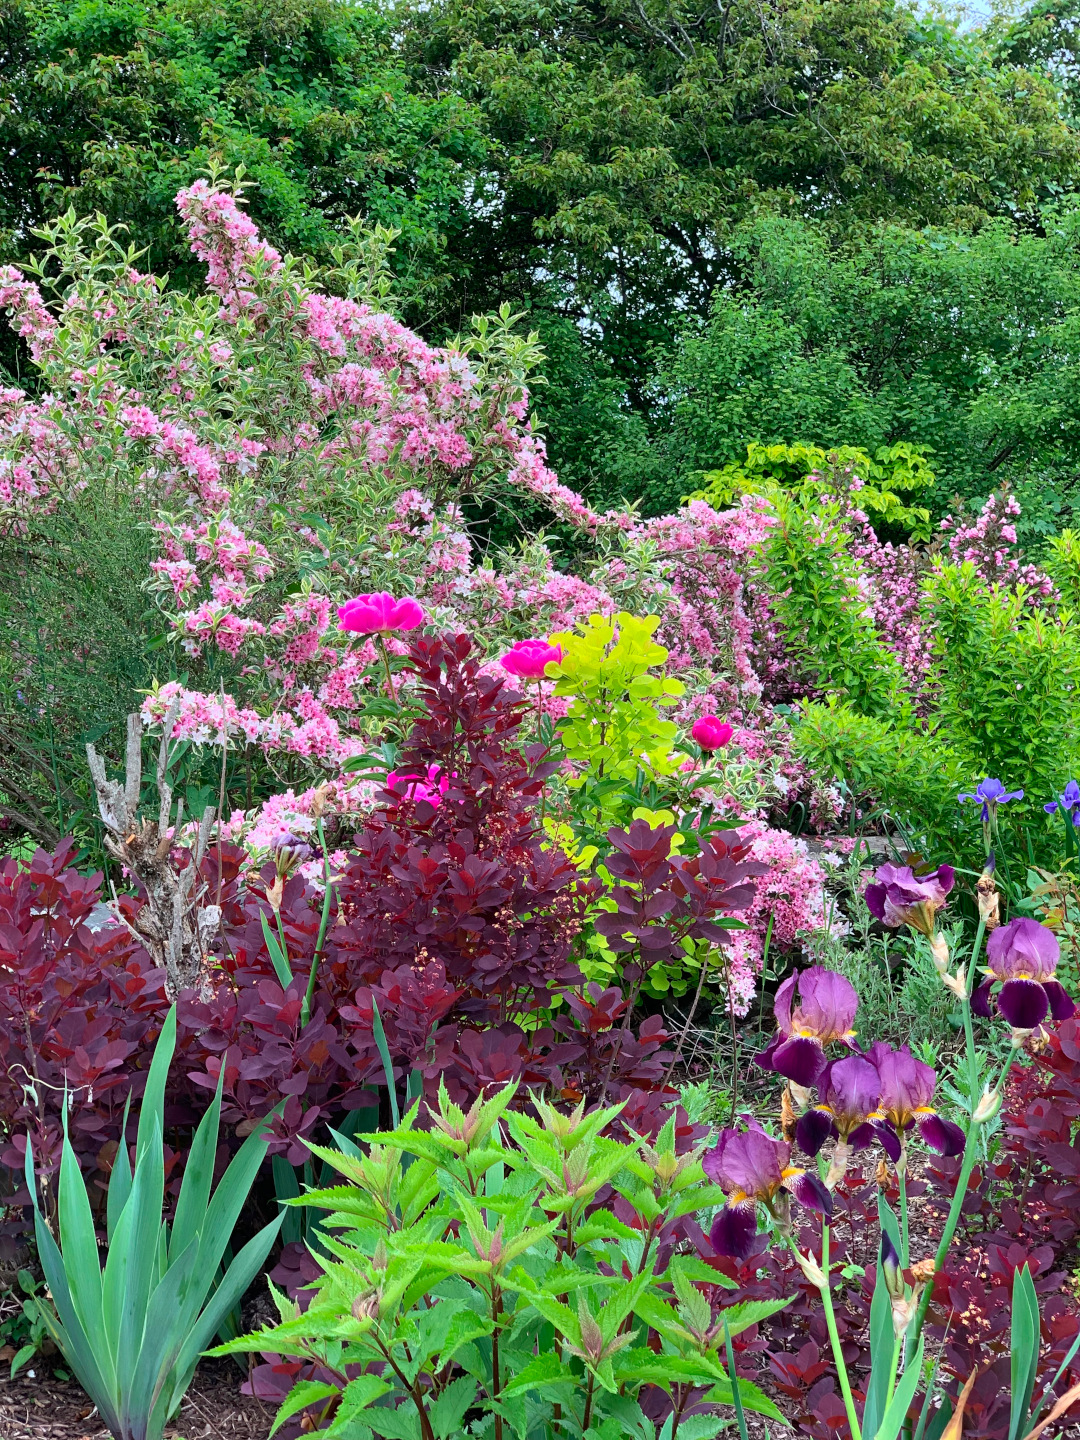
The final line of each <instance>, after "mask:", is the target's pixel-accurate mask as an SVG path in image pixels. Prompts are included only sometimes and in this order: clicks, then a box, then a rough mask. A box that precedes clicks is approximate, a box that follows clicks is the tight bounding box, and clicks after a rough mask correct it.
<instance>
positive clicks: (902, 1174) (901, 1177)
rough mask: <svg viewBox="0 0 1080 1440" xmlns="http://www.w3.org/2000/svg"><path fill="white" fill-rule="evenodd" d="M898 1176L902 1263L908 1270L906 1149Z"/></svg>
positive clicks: (898, 1168)
mask: <svg viewBox="0 0 1080 1440" xmlns="http://www.w3.org/2000/svg"><path fill="white" fill-rule="evenodd" d="M901 1143H902V1142H901ZM896 1178H897V1181H898V1182H899V1185H900V1264H901V1267H902V1268H903V1269H905V1270H906V1269H907V1267H908V1266H909V1265H910V1264H911V1247H910V1246H909V1244H908V1208H907V1153H906V1151H905V1153H904V1154H902V1155H901V1156H900V1164H899V1165H898V1166H897V1167H896Z"/></svg>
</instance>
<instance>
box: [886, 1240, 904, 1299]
mask: <svg viewBox="0 0 1080 1440" xmlns="http://www.w3.org/2000/svg"><path fill="white" fill-rule="evenodd" d="M881 1271H882V1274H883V1275H884V1276H885V1288H886V1289H887V1290H888V1292H889V1295H890V1297H891V1299H892V1300H893V1301H894V1302H895V1301H897V1300H903V1298H904V1296H905V1295H906V1294H907V1286H906V1285H905V1284H904V1272H903V1270H902V1269H901V1267H900V1256H899V1254H898V1253H897V1249H896V1246H895V1245H894V1244H893V1242H892V1241H891V1240H890V1239H889V1236H888V1235H887V1234H886V1233H885V1231H884V1230H883V1231H882V1232H881Z"/></svg>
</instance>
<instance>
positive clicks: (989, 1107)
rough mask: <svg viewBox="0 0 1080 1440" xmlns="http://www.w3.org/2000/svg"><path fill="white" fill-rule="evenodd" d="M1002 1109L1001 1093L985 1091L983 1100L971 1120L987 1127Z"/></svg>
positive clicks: (976, 1107)
mask: <svg viewBox="0 0 1080 1440" xmlns="http://www.w3.org/2000/svg"><path fill="white" fill-rule="evenodd" d="M1000 1109H1001V1092H1000V1091H998V1090H984V1091H983V1093H982V1098H981V1099H980V1101H979V1103H978V1105H976V1106H975V1111H974V1114H973V1115H972V1117H971V1119H972V1121H973V1122H974V1124H976V1125H985V1124H986V1122H987V1121H988V1120H992V1119H993V1118H994V1116H995V1115H996V1114H997V1112H998V1111H999V1110H1000Z"/></svg>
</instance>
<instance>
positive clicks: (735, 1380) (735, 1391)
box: [672, 1325, 749, 1440]
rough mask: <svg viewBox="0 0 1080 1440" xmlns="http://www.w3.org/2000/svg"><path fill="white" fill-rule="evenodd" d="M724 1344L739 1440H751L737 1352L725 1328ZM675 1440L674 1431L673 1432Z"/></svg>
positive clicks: (729, 1332)
mask: <svg viewBox="0 0 1080 1440" xmlns="http://www.w3.org/2000/svg"><path fill="white" fill-rule="evenodd" d="M724 1344H725V1346H726V1347H727V1363H728V1375H729V1376H730V1377H731V1400H732V1404H733V1405H734V1406H735V1421H736V1423H737V1425H738V1427H739V1440H749V1437H748V1435H747V1433H746V1416H745V1415H744V1414H743V1405H742V1395H741V1394H740V1393H739V1377H738V1374H737V1373H736V1370H735V1351H734V1350H733V1349H732V1345H731V1331H730V1330H729V1329H728V1327H727V1326H726V1325H725V1326H724ZM672 1440H674V1431H673V1432H672Z"/></svg>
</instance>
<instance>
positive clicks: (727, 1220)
mask: <svg viewBox="0 0 1080 1440" xmlns="http://www.w3.org/2000/svg"><path fill="white" fill-rule="evenodd" d="M790 1160H791V1146H790V1145H789V1144H788V1143H787V1141H786V1140H775V1139H774V1138H773V1137H772V1136H771V1135H767V1134H766V1133H765V1131H764V1130H763V1129H762V1128H761V1126H760V1125H759V1124H758V1123H757V1121H756V1120H755V1121H752V1122H751V1126H750V1129H748V1130H721V1132H720V1136H719V1139H718V1141H717V1144H716V1148H715V1149H714V1150H709V1151H707V1152H706V1154H705V1155H704V1156H703V1157H702V1160H701V1165H702V1169H703V1170H704V1171H705V1174H706V1175H707V1176H708V1177H709V1179H710V1180H711V1181H713V1183H714V1184H716V1185H719V1186H720V1188H721V1189H722V1190H723V1192H724V1195H725V1197H726V1199H727V1204H726V1205H725V1206H724V1208H723V1209H722V1210H721V1211H720V1213H719V1215H717V1217H716V1219H715V1220H714V1221H713V1224H712V1229H711V1231H710V1232H709V1239H710V1240H711V1241H712V1244H713V1249H714V1250H715V1251H716V1253H717V1254H718V1255H731V1256H733V1257H734V1258H735V1259H736V1260H745V1259H746V1257H747V1256H748V1255H749V1254H750V1251H751V1250H752V1249H753V1246H754V1238H755V1236H756V1235H757V1207H758V1205H763V1206H764V1207H765V1209H766V1210H767V1211H768V1212H769V1214H770V1215H771V1216H772V1217H773V1219H774V1220H776V1221H777V1222H778V1224H779V1226H780V1229H781V1232H782V1233H785V1234H786V1233H790V1230H791V1201H790V1198H789V1197H790V1196H791V1195H794V1197H795V1199H796V1200H797V1201H798V1202H799V1204H800V1205H805V1206H806V1207H807V1208H808V1209H810V1210H816V1211H817V1212H818V1213H819V1214H821V1215H824V1216H825V1217H826V1218H829V1217H831V1215H832V1208H833V1202H832V1196H831V1195H830V1194H829V1192H828V1190H826V1188H825V1186H824V1185H823V1184H822V1183H821V1181H820V1180H819V1179H818V1177H817V1176H816V1175H811V1174H808V1173H807V1172H806V1171H805V1170H799V1169H796V1168H793V1167H792V1166H791V1165H790V1164H789V1161H790Z"/></svg>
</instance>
